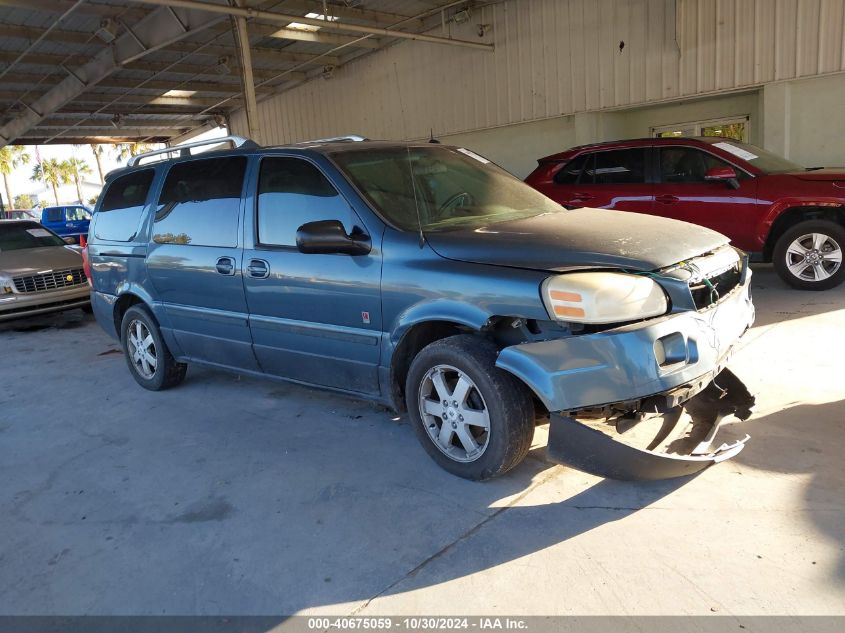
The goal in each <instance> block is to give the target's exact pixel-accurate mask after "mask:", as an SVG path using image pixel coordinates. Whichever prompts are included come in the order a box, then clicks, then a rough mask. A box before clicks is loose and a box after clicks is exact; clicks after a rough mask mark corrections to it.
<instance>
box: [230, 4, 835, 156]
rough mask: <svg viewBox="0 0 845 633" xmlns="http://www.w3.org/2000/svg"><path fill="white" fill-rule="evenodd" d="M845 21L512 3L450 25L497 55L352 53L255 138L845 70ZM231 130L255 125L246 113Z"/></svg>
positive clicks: (299, 91) (422, 122)
mask: <svg viewBox="0 0 845 633" xmlns="http://www.w3.org/2000/svg"><path fill="white" fill-rule="evenodd" d="M843 21H845V0H824V1H820V0H784V1H778V2H775V1H774V0H505V1H504V2H499V3H492V4H487V5H485V6H483V7H479V8H477V9H475V10H474V11H473V13H472V19H471V20H469V21H468V22H466V23H465V24H462V25H460V26H455V25H452V26H450V27H449V29H450V30H451V32H450V33H449V34H450V35H452V36H453V37H459V38H464V39H469V40H473V41H476V42H485V43H492V44H494V45H495V50H494V51H493V52H487V51H480V50H475V49H467V48H458V47H454V46H444V45H438V44H429V43H424V42H403V43H398V44H395V45H393V46H389V47H387V48H386V49H384V50H381V51H378V52H375V53H373V54H371V55H367V56H365V57H362V58H360V59H355V60H351V61H348V62H346V63H344V64H342V65H341V66H340V67H339V68H337V70H336V71H335V73H334V75H333V76H332V78H331V79H328V80H323V79H319V78H316V79H315V80H311V81H307V82H306V83H304V84H301V85H287V86H284V87H282V88H281V89H280V90H281V91H280V93H279V94H277V95H275V96H273V97H271V98H269V99H266V100H264V101H262V102H261V103H259V104H258V110H259V112H258V114H259V116H258V119H259V127H260V134H259V135H258V136H259V137H258V138H257V139H256V140H258V141H259V142H261V143H264V144H274V143H290V142H296V141H302V140H307V139H309V138H321V137H326V136H335V135H338V134H349V133H360V134H364V135H365V136H369V137H371V138H387V139H413V138H425V137H427V136H428V133H429V130H431V129H433V130H434V133H435V134H436V135H438V136H444V135H451V134H462V133H465V132H470V131H473V130H483V129H492V128H498V127H500V126H505V125H516V124H519V123H525V122H528V121H543V120H545V119H549V118H552V117H560V116H565V115H577V114H580V113H585V112H587V113H589V112H598V111H607V110H609V109H616V108H623V107H635V106H643V105H647V104H657V103H661V102H665V101H667V100H670V99H675V100H677V99H683V98H688V97H696V96H704V95H710V94H715V93H716V92H718V91H720V90H722V91H723V90H736V89H746V90H751V89H754V88H757V89H759V88H760V87H761V86H763V85H764V84H767V83H771V82H774V81H780V80H790V79H795V78H798V77H806V76H812V75H818V74H820V73H827V72H836V71H845V56H843V55H842V38H843V35H842V29H843V27H842V25H843ZM478 24H486V25H489V29H488V30H487V31H486V32H485V34H484V35H483V37H481V38H479V36H478V34H477V25H478ZM433 32H434V33H436V34H440V29H439V28H435V29H434V31H433ZM621 42H624V46H623V47H622V48H621V49H620V43H621ZM341 54H343V53H341ZM231 127H232V130H233V131H234V132H235V133H240V134H245V133H246V132H247V126H246V125H245V116H244V113H243V111H237V112H235V113H233V115H232V118H231ZM587 127H589V126H587Z"/></svg>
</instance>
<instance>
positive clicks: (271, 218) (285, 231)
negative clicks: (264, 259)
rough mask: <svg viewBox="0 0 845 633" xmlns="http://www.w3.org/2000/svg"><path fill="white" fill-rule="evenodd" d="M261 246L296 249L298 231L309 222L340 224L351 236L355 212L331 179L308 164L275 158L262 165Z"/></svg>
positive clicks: (299, 160) (260, 186) (300, 160)
mask: <svg viewBox="0 0 845 633" xmlns="http://www.w3.org/2000/svg"><path fill="white" fill-rule="evenodd" d="M257 214H258V242H259V243H260V244H264V245H273V246H295V245H296V231H297V229H299V227H300V226H302V225H303V224H305V223H307V222H316V221H319V220H339V221H340V222H342V223H343V225H344V227H345V228H346V232H347V233H351V232H352V227H353V225H354V223H355V222H354V220H355V216H354V212H353V211H352V209H351V208H350V207H349V204H348V203H347V202H346V200H345V199H344V198H343V197H342V196H341V195H340V194H339V193H338V192H337V189H335V188H334V187H333V186H332V184H331V183H330V182H329V181H328V179H327V178H326V177H325V176H324V175H323V174H322V172H320V170H319V169H317V168H316V167H315V166H314V165H312V164H311V163H309V162H308V161H305V160H302V159H300V158H287V157H284V158H283V157H273V158H265V159H264V160H262V161H261V170H260V172H259V175H258V209H257Z"/></svg>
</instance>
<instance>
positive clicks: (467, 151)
mask: <svg viewBox="0 0 845 633" xmlns="http://www.w3.org/2000/svg"><path fill="white" fill-rule="evenodd" d="M455 149H457V150H458V151H459V152H460V153H461V154H465V155H466V156H469V157H470V158H474V159H475V160H477V161H478V162H479V163H484V164H485V165H486V164H487V163H489V162H490V161H489V160H487V159H486V158H484V157H483V156H479V155H478V154H476V153H475V152H471V151H469V150H468V149H464V148H463V147H457V148H455Z"/></svg>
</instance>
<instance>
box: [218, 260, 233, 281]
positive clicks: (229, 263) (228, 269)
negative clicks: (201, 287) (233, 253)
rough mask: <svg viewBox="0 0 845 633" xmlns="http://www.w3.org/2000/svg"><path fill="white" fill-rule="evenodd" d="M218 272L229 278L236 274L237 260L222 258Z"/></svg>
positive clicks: (219, 261)
mask: <svg viewBox="0 0 845 633" xmlns="http://www.w3.org/2000/svg"><path fill="white" fill-rule="evenodd" d="M216 268H217V272H218V273H220V274H221V275H226V276H227V277H229V276H231V275H234V274H235V260H234V259H232V258H231V257H221V258H220V259H218V260H217V266H216Z"/></svg>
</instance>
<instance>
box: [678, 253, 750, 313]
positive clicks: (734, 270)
mask: <svg viewBox="0 0 845 633" xmlns="http://www.w3.org/2000/svg"><path fill="white" fill-rule="evenodd" d="M741 278H742V272H741V271H740V266H739V264H737V265H736V266H732V267H730V268H728V269H727V270H725V271H722V272H720V273H719V274H717V275H713V276H708V277H706V279H707V281H708V282H709V285H708V284H706V283H705V282H704V281H703V280H700V281H695V282H692V283H690V286H689V289H690V293H692V300H693V302H694V303H695V308H696V310H705V309H707V308H708V307H710V306H711V305H713V304H714V303H718V302H719V300H720V299H722V298H723V297H726V296H727V295H728V294H729V293H730V292H731V291H732V290H733V289H734V288H736V287H737V286H738V285H739V282H740V279H741Z"/></svg>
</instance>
